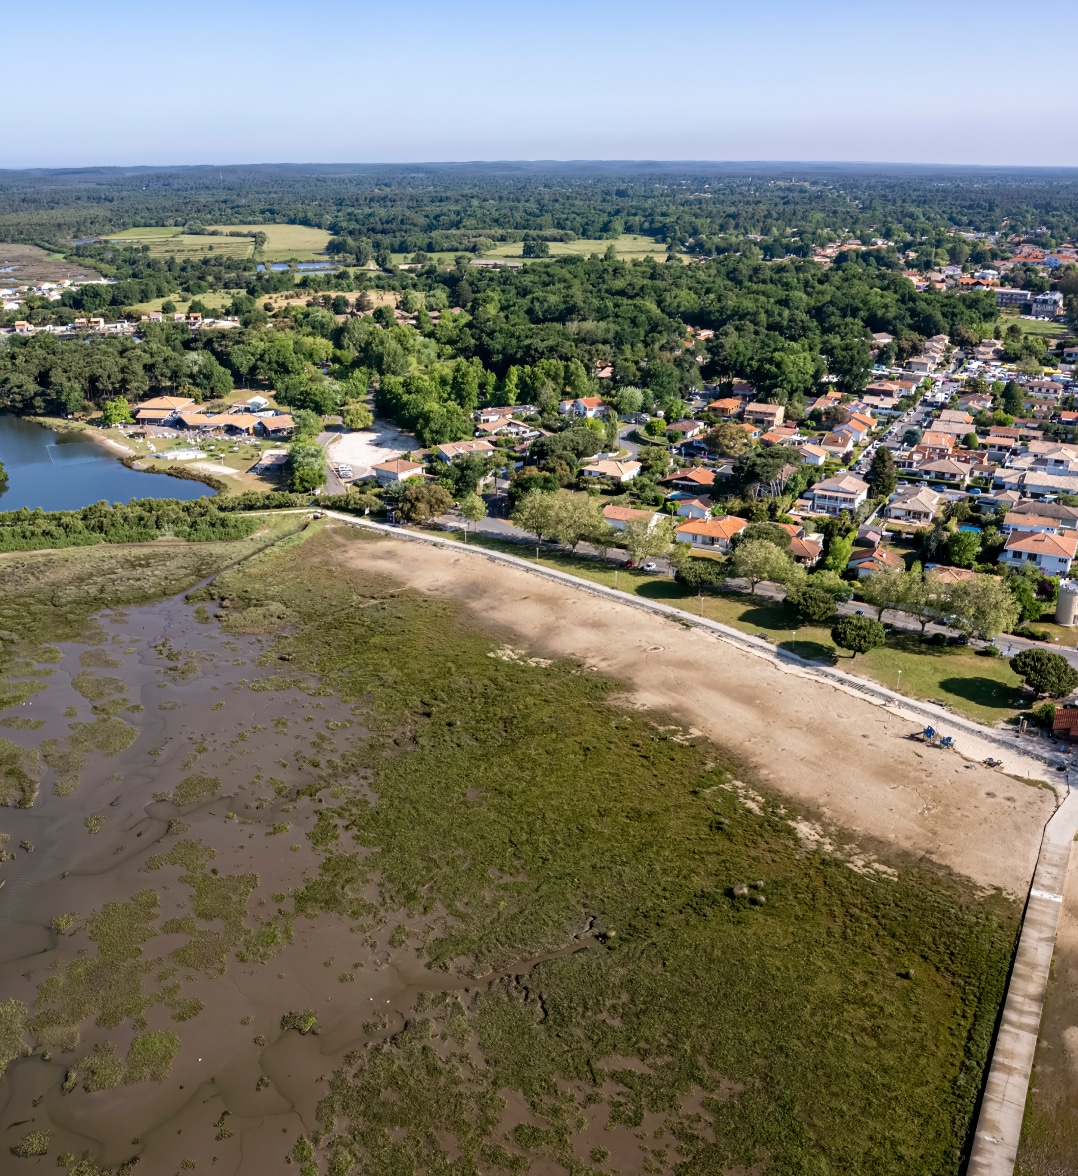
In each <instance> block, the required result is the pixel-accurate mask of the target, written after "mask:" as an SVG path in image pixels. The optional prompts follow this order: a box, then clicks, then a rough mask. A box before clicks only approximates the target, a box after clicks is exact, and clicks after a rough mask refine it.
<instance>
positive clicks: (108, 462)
mask: <svg viewBox="0 0 1078 1176" xmlns="http://www.w3.org/2000/svg"><path fill="white" fill-rule="evenodd" d="M0 462H3V463H4V468H5V469H6V470H7V476H8V480H7V487H6V489H4V490H3V491H2V492H0V511H6V510H18V509H20V507H24V506H29V507H31V508H33V507H37V506H40V507H41V509H42V510H78V509H79V508H80V507H83V506H89V505H90V504H91V503H93V502H100V501H101V499H102V498H104V499H107V500H108V501H109V502H130V501H131V500H132V499H133V498H183V499H190V498H204V497H205V496H207V495H209V494H212V493H213V491H212V490H211V489H210V487H209V486H207V485H206V484H205V483H203V482H188V481H185V480H183V479H180V478H170V477H169V476H168V475H167V474H147V473H144V472H143V471H141V470H129V469H128V468H127V466H125V465H122V464H121V462H120V460H119V458H118V457H116V456H115V454H113V452H112V451H111V450H110V449H108V448H106V447H105V446H104V445H101V444H100V443H99V442H97V441H94V440H92V439H91V438H89V437H87V436H86V435H85V434H83V433H56V432H54V431H53V430H52V429H43V428H42V427H41V426H40V425H35V424H33V423H32V422H31V421H24V420H22V419H21V418H19V417H16V416H11V415H9V414H7V413H4V414H0Z"/></svg>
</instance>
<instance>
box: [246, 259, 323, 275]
mask: <svg viewBox="0 0 1078 1176" xmlns="http://www.w3.org/2000/svg"><path fill="white" fill-rule="evenodd" d="M269 268H270V270H271V271H273V272H274V273H283V272H284V271H285V270H290V269H291V268H292V264H291V263H290V262H287V261H272V262H270V267H269ZM336 268H337V267H336V265H335V264H334V263H333V262H332V261H297V262H296V269H297V270H302V271H303V272H304V273H308V272H310V271H311V270H335V269H336ZM255 269H256V270H257V271H258V272H259V273H260V274H264V273H265V272H266V267H265V265H264V264H263V263H262V262H261V261H260V262H259V263H258V265H256V266H255Z"/></svg>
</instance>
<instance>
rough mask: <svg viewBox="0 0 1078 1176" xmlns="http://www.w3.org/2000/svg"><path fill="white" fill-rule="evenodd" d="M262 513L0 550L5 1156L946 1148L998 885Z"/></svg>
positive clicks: (111, 1160)
mask: <svg viewBox="0 0 1078 1176" xmlns="http://www.w3.org/2000/svg"><path fill="white" fill-rule="evenodd" d="M288 525H290V526H293V527H294V526H295V523H294V521H293V522H291V523H289V524H288ZM281 527H282V532H281V533H280V534H279V535H277V536H272V535H271V536H270V537H269V538H270V539H273V538H276V539H277V540H278V541H276V542H273V543H269V542H268V541H267V538H266V537H265V536H262V537H253V538H251V539H249V540H243V541H237V542H235V543H230V544H208V543H207V544H177V545H172V547H171V549H170V550H169V549H166V548H165V545H160V544H151V545H146V546H145V547H141V548H119V547H118V548H113V549H111V550H108V551H104V550H100V549H92V550H90V551H73V552H60V553H35V554H34V555H32V556H13V557H5V559H4V560H3V561H0V596H2V603H0V629H3V630H4V632H3V637H2V640H3V650H4V654H3V656H4V663H3V666H2V669H3V675H4V676H3V681H2V683H0V693H2V695H3V697H0V704H6V705H4V707H3V709H2V710H0V722H2V723H3V726H2V727H0V738H2V739H3V740H4V741H5V742H4V743H0V749H2V752H0V789H2V790H3V793H2V794H3V798H4V799H5V801H6V803H7V804H8V806H9V807H6V808H0V834H3V835H5V836H6V837H7V840H6V842H5V843H4V846H3V849H4V852H5V853H6V854H7V855H9V856H8V860H6V861H5V862H4V863H3V864H2V865H0V880H3V882H4V886H3V889H2V890H0V1064H6V1072H5V1074H4V1077H3V1080H2V1084H0V1108H2V1112H3V1117H2V1120H0V1123H2V1129H3V1136H2V1137H0V1138H2V1144H3V1147H4V1149H5V1150H4V1152H3V1154H4V1155H5V1156H9V1155H15V1156H20V1157H25V1158H19V1159H15V1158H12V1159H11V1160H10V1161H5V1163H6V1164H9V1166H11V1167H12V1168H13V1170H19V1169H20V1168H25V1169H26V1170H28V1171H31V1170H33V1165H34V1164H38V1165H44V1166H46V1167H49V1168H53V1167H55V1165H56V1163H57V1161H58V1160H60V1161H61V1163H62V1165H63V1166H66V1167H67V1168H68V1169H69V1170H70V1171H75V1172H78V1173H79V1176H94V1174H97V1173H101V1172H106V1171H117V1170H124V1169H125V1168H126V1167H129V1166H130V1165H131V1164H132V1163H134V1162H136V1161H141V1164H142V1167H143V1170H146V1171H150V1172H154V1173H156V1172H172V1171H177V1172H178V1171H182V1170H196V1171H204V1170H213V1171H215V1172H218V1171H219V1172H227V1173H240V1174H246V1173H255V1172H259V1173H261V1172H264V1171H279V1170H282V1169H283V1167H284V1161H285V1159H286V1157H287V1158H289V1159H290V1160H291V1161H292V1162H293V1163H294V1164H295V1165H296V1169H297V1170H298V1171H300V1172H302V1173H304V1174H305V1176H311V1174H313V1173H319V1172H327V1173H332V1174H334V1176H344V1174H346V1173H349V1172H354V1173H370V1174H372V1176H373V1174H381V1173H386V1172H401V1173H405V1172H408V1173H410V1172H419V1173H427V1172H430V1173H450V1172H454V1173H466V1172H482V1173H526V1172H535V1173H540V1172H542V1173H561V1172H565V1173H572V1174H574V1176H584V1174H597V1173H614V1172H621V1173H635V1172H645V1171H648V1172H671V1173H672V1172H673V1171H674V1170H675V1168H676V1169H677V1171H678V1172H682V1173H701V1174H703V1173H715V1172H719V1171H723V1170H757V1171H759V1172H761V1173H762V1172H768V1173H782V1174H786V1173H790V1174H792V1173H804V1172H811V1171H825V1170H831V1171H859V1170H869V1169H871V1170H872V1171H875V1172H880V1173H888V1172H895V1173H899V1172H901V1173H904V1174H907V1173H924V1174H926V1176H927V1174H929V1173H932V1174H936V1173H941V1172H957V1171H958V1170H959V1167H960V1165H961V1160H962V1155H963V1151H964V1148H965V1144H966V1135H967V1132H968V1128H969V1125H970V1121H971V1118H972V1114H973V1109H974V1106H975V1103H976V1098H977V1094H978V1091H979V1087H980V1081H981V1074H982V1071H983V1066H984V1062H985V1058H986V1056H987V1051H988V1047H989V1044H990V1040H991V1034H992V1028H993V1024H994V1020H995V1016H996V1012H997V1010H998V1007H999V1003H1000V1000H1001V996H1002V992H1003V985H1004V982H1005V977H1006V972H1007V967H1008V964H1009V960H1010V955H1011V952H1012V950H1013V943H1014V934H1015V930H1016V927H1017V920H1018V909H1017V907H1016V905H1015V904H1014V903H1013V902H1011V901H1010V900H1008V899H1007V898H1005V897H1004V896H1003V895H1001V894H999V893H998V892H995V893H993V892H989V891H988V890H987V889H986V888H985V887H984V886H976V885H974V884H972V883H970V882H968V881H966V880H964V879H963V878H961V877H959V876H957V875H954V874H952V873H950V872H949V871H946V870H944V869H941V868H938V867H931V866H926V865H923V864H918V863H916V862H914V861H912V860H909V859H908V858H907V857H904V856H903V855H901V854H898V853H895V854H890V855H889V854H886V853H885V852H884V851H881V850H880V849H879V847H876V849H875V851H874V852H869V851H868V850H867V849H862V850H861V851H857V849H856V847H851V846H850V845H849V844H848V839H847V840H845V841H844V840H843V839H842V838H840V837H837V836H836V837H831V838H829V837H827V836H823V837H807V836H806V829H807V828H809V825H810V817H811V815H812V814H809V815H806V814H804V813H801V812H798V811H795V810H794V809H793V807H792V806H791V805H790V803H789V802H788V801H785V800H783V799H782V798H780V797H779V796H777V795H775V794H773V793H771V792H769V791H768V789H767V787H766V786H765V785H764V784H762V783H761V782H760V781H759V780H758V779H756V778H754V777H753V776H752V775H751V774H750V772H749V771H748V770H747V769H746V768H745V765H744V764H743V763H741V762H740V761H738V759H737V758H736V757H735V756H734V755H732V754H731V753H730V751H729V750H728V749H724V748H723V747H721V746H719V745H717V744H716V743H712V742H709V741H707V740H705V739H703V738H701V737H700V736H699V735H696V734H694V732H693V731H692V730H690V729H688V728H687V727H686V726H685V725H683V724H682V723H681V722H680V721H679V719H678V717H677V716H676V715H670V714H666V713H662V712H659V711H657V710H656V711H647V710H639V709H629V708H627V707H626V706H625V705H624V693H623V691H624V687H623V686H622V685H621V684H620V683H619V682H617V681H616V680H614V679H613V678H608V677H606V676H604V675H603V674H600V673H597V672H595V671H594V670H593V669H591V668H589V666H588V665H586V664H584V663H583V662H581V661H579V660H576V659H571V658H564V657H563V658H557V657H551V656H549V654H548V653H544V655H543V656H540V652H541V651H536V650H534V649H528V648H525V647H522V645H521V644H520V642H519V640H518V639H514V635H513V634H512V633H510V632H508V631H507V630H498V629H496V628H494V627H492V626H490V625H483V624H482V623H481V622H480V621H477V619H476V617H475V616H474V615H473V614H471V613H470V612H469V611H468V610H467V609H466V608H464V607H463V606H462V605H460V604H459V603H457V602H455V601H453V600H451V599H444V598H443V599H439V598H437V597H432V596H430V595H426V594H424V593H422V592H419V591H416V590H414V589H412V588H409V587H407V586H406V584H405V583H404V579H403V577H399V578H395V577H394V575H393V568H392V567H391V566H387V561H386V560H385V559H384V558H381V559H379V560H377V561H375V560H373V559H372V560H366V559H365V558H364V552H365V550H368V547H367V544H366V541H364V540H362V539H361V538H358V537H356V536H355V535H354V534H353V533H351V532H347V531H346V530H344V529H332V528H327V527H325V526H315V527H312V528H310V529H308V530H307V531H306V532H304V533H303V534H297V535H292V536H288V535H285V534H284V527H285V524H284V523H282V524H281ZM369 550H372V551H373V550H374V547H373V545H372V546H371V547H370V548H369ZM401 559H402V560H407V559H408V552H407V551H402V552H401ZM820 767H821V769H822V768H824V767H825V765H820ZM825 832H826V831H825ZM11 1148H13V1149H15V1151H14V1153H12V1152H10V1151H9V1150H8V1149H11ZM35 1156H36V1157H38V1158H37V1159H35V1158H34V1157H35Z"/></svg>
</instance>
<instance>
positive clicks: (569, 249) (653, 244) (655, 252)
mask: <svg viewBox="0 0 1078 1176" xmlns="http://www.w3.org/2000/svg"><path fill="white" fill-rule="evenodd" d="M549 244H550V256H551V257H568V256H571V255H572V254H577V255H579V256H582V257H588V256H590V255H591V254H592V253H598V254H600V256H601V255H602V254H604V253H606V251H607V249H609V248H610V246H611V245H613V246H614V248H615V249H616V250H617V251H618V257H620V258H622V259H623V260H625V261H639V260H640V258H642V257H656V258H658V259H659V260H660V261H661V260H662V259H663V258H664V257H666V246H665V245H661V244H659V242H657V241H656V240H655V238H654V237H642V236H640V235H639V234H636V233H622V235H621V236H620V237H618V238H617V239H616V240H612V241H600V240H591V239H584V238H581V239H580V240H578V241H551V242H550V243H549ZM523 248H524V247H523V245H521V243H520V242H519V241H508V242H505V243H502V244H498V245H495V247H494V248H493V249H490V250H488V251H487V252H486V253H485V254H484V255H483V256H484V257H514V258H519V257H521V255H522V250H523ZM522 260H524V261H529V260H540V259H538V258H535V259H531V258H522Z"/></svg>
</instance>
